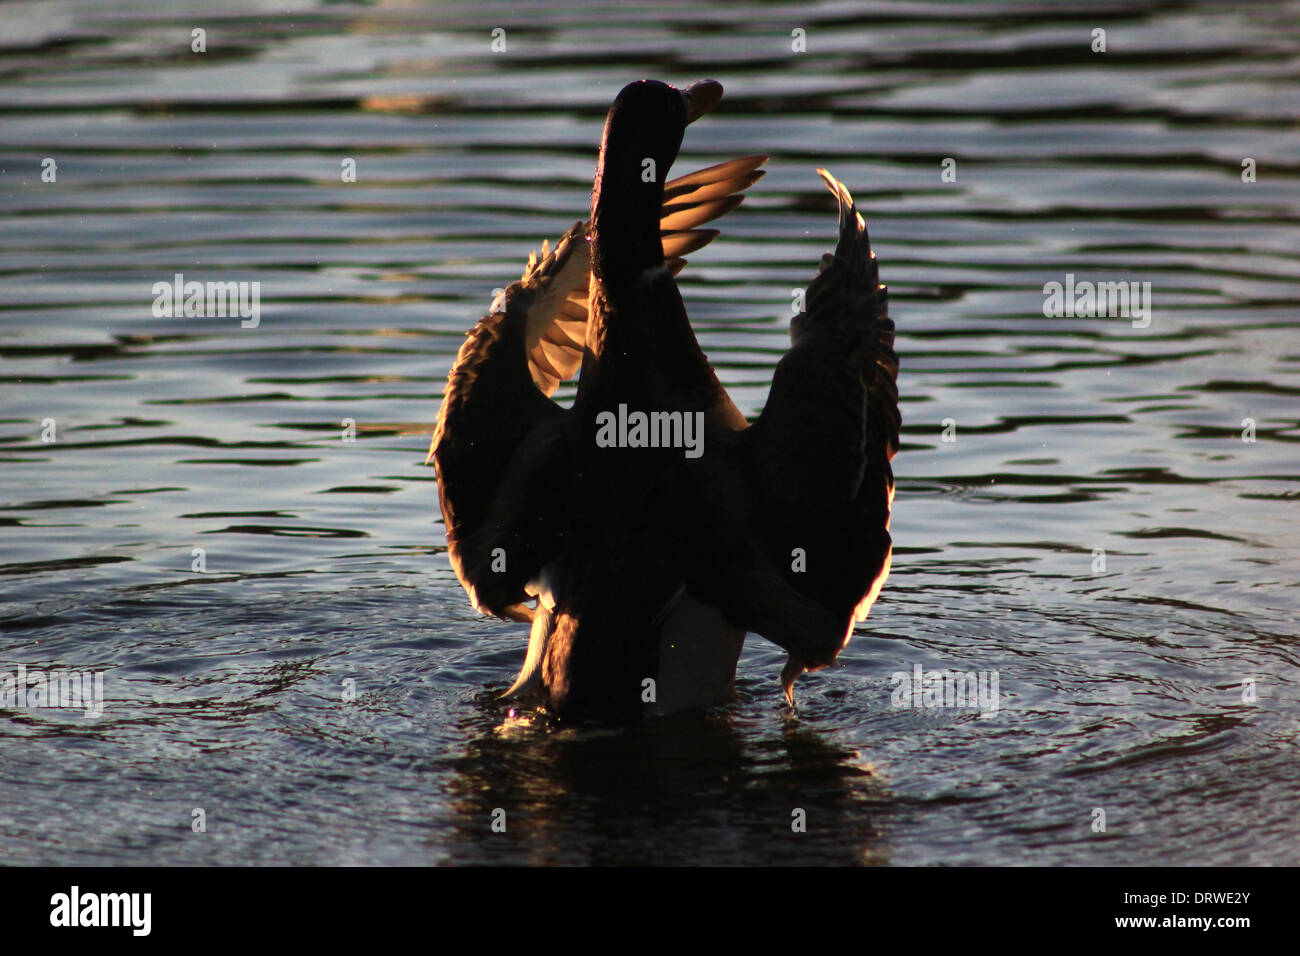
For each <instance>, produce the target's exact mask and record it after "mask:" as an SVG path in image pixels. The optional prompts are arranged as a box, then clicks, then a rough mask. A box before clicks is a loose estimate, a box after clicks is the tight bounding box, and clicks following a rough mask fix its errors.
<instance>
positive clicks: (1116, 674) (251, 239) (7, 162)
mask: <svg viewBox="0 0 1300 956" xmlns="http://www.w3.org/2000/svg"><path fill="white" fill-rule="evenodd" d="M221 9H223V10H225V11H226V12H224V13H220V14H215V15H210V16H209V15H205V16H198V15H194V14H187V13H184V12H183V11H182V9H181V8H180V7H179V6H173V5H170V4H162V3H154V4H149V3H141V2H136V0H125V2H124V0H115V2H103V3H90V4H87V3H74V2H62V0H36V2H12V3H6V4H5V5H4V7H3V9H0V230H2V234H3V236H4V240H3V243H0V275H2V277H3V278H2V279H0V582H3V591H2V592H0V672H16V668H17V667H18V666H19V665H23V666H25V667H27V668H28V669H29V670H37V669H45V670H49V669H54V668H62V669H73V670H78V671H93V672H99V673H101V674H102V675H103V680H104V696H105V701H104V712H103V715H102V716H100V717H98V718H94V717H87V716H85V715H83V714H80V713H77V712H72V711H66V710H63V711H60V710H50V709H31V708H26V709H24V708H18V707H17V706H9V707H7V708H3V709H0V767H3V775H4V784H3V786H2V787H0V847H3V849H0V862H3V863H31V862H41V863H54V864H63V863H95V864H107V863H112V864H118V863H329V864H333V863H407V864H422V863H444V862H512V863H513V862H521V863H522V862H528V863H570V862H572V863H646V862H674V863H691V862H704V863H767V862H780V863H872V864H875V863H887V864H888V863H892V864H963V863H1000V864H1021V863H1040V864H1048V863H1050V864H1079V863H1097V864H1143V863H1177V864H1192V863H1195V864H1229V863H1291V864H1296V863H1300V760H1297V734H1298V733H1300V641H1298V640H1297V632H1298V627H1297V623H1296V621H1297V617H1298V616H1300V591H1298V590H1297V581H1298V579H1300V573H1298V572H1300V560H1297V551H1298V548H1297V531H1298V530H1300V521H1298V520H1297V509H1300V460H1298V459H1300V454H1298V453H1300V321H1298V309H1297V303H1298V302H1300V270H1298V268H1297V266H1298V263H1300V158H1298V156H1300V151H1298V150H1297V133H1298V125H1297V124H1298V121H1300V82H1298V81H1297V77H1298V76H1300V4H1297V3H1295V2H1272V3H1261V4H1249V3H1234V4H1226V5H1225V4H1211V3H1201V4H1196V3H1171V4H1162V5H1151V4H1140V3H1114V4H1086V5H1085V4H1079V5H1072V4H1057V3H1042V4H1039V5H1035V4H1025V3H1008V4H1005V5H1002V4H993V3H969V4H956V5H950V4H939V3H922V2H917V3H910V2H904V3H888V4H872V5H871V6H870V8H869V10H868V11H867V12H862V11H860V10H858V9H857V8H856V7H855V5H854V4H850V3H825V4H817V5H814V6H812V7H811V8H805V7H801V6H796V5H784V4H772V5H760V4H748V5H744V6H742V5H739V4H737V5H733V6H722V5H716V6H709V7H705V8H702V9H699V8H695V7H693V6H687V5H680V6H679V5H677V4H667V5H665V4H652V5H632V4H628V5H616V4H612V5H610V6H609V7H608V8H606V9H601V10H595V9H593V8H592V7H590V6H585V5H577V4H574V5H572V6H568V5H564V4H553V5H550V6H549V7H548V9H549V10H550V11H551V12H550V13H549V14H548V15H547V16H545V17H542V16H540V15H537V14H532V15H526V14H524V13H518V12H515V9H514V6H513V5H508V4H490V3H489V4H471V3H464V4H446V5H442V4H437V5H435V4H430V5H427V6H426V5H421V4H416V3H376V4H357V5H349V4H336V3H329V2H305V0H288V2H286V0H276V2H274V3H271V2H264V3H242V4H229V5H225V6H223V7H222V8H221ZM237 11H242V12H237ZM194 28H203V29H204V30H205V31H206V52H204V53H195V52H193V51H192V49H191V41H192V35H191V31H192V30H193V29H194ZM495 28H501V29H503V30H504V31H505V33H504V35H503V37H504V41H505V50H504V51H503V52H493V50H492V42H493V37H492V31H493V30H494V29H495ZM1098 28H1100V29H1104V30H1105V31H1106V52H1104V53H1102V52H1094V51H1093V49H1092V47H1093V45H1094V39H1093V31H1094V30H1096V29H1098ZM794 30H803V31H804V34H803V40H804V42H805V43H806V52H803V53H796V52H793V51H792V43H794V42H795V39H797V37H796V38H792V31H794ZM643 76H655V77H659V78H662V79H665V80H669V81H672V82H677V83H685V82H689V81H691V80H693V79H697V78H700V77H704V76H711V77H715V78H717V79H719V80H721V81H722V83H723V84H724V85H725V86H726V88H727V96H726V98H725V100H724V101H723V104H722V106H721V107H720V109H719V110H718V111H717V112H716V113H715V114H714V115H711V116H709V117H707V118H705V119H704V120H703V121H701V122H700V123H698V124H696V125H695V126H692V127H691V128H690V130H689V131H688V133H687V136H686V140H685V143H684V145H683V149H682V155H681V159H680V160H679V162H678V164H677V166H676V167H675V170H676V171H677V172H678V173H681V172H686V171H689V170H690V169H693V168H697V167H699V166H702V165H706V164H708V163H712V162H717V161H720V160H722V159H725V158H728V157H731V156H734V155H740V154H745V153H752V152H763V153H770V154H771V156H772V159H771V162H770V163H769V165H768V174H767V176H766V178H765V179H763V180H762V181H761V182H760V183H759V184H757V186H756V187H754V188H753V189H752V190H751V191H750V193H751V194H750V198H749V199H748V200H747V202H746V204H745V205H744V206H743V207H742V208H741V209H739V210H738V211H736V212H735V213H733V214H731V215H730V216H728V217H727V218H726V220H724V222H723V223H722V227H723V229H724V230H725V232H724V235H723V236H722V238H720V239H719V240H718V241H716V242H715V243H713V245H711V246H710V247H709V248H707V249H705V250H703V251H701V252H698V253H696V254H694V255H693V256H692V257H691V259H692V261H691V264H690V266H689V267H688V268H687V270H686V272H685V273H683V275H682V277H681V280H680V283H681V287H682V290H683V294H684V296H685V299H686V303H687V307H688V309H689V311H690V314H691V316H692V319H693V321H694V323H695V327H696V329H697V331H698V334H699V337H700V340H701V342H702V344H703V346H704V347H705V349H706V350H707V352H708V353H709V355H710V356H711V358H712V359H713V361H714V362H715V364H716V365H717V367H718V369H719V374H720V375H721V377H722V379H723V380H724V382H725V384H726V385H727V386H728V387H729V388H730V390H731V393H732V395H733V396H734V397H735V399H736V401H737V403H738V404H739V405H740V407H741V409H742V410H743V411H744V412H746V413H747V414H750V415H754V414H756V413H757V412H758V411H759V410H760V409H761V407H762V404H763V401H764V398H765V395H766V389H767V385H768V382H769V380H770V376H771V372H772V369H773V366H774V364H775V362H776V361H777V359H778V358H779V357H780V355H781V354H782V351H783V349H784V347H785V345H786V344H787V331H786V330H787V325H788V319H789V316H790V302H791V296H792V290H793V289H796V288H799V287H801V286H803V285H804V284H806V283H807V282H808V281H809V279H810V277H811V276H812V275H813V274H814V271H815V266H816V263H817V260H818V257H819V256H820V255H821V253H822V252H823V251H825V250H826V249H828V248H829V247H830V245H831V244H832V242H833V236H834V214H833V210H832V206H831V203H830V197H829V196H828V195H827V194H826V193H825V191H824V189H823V187H822V186H821V184H820V182H819V181H818V180H817V178H816V176H815V174H814V171H813V170H814V168H815V167H816V166H820V165H824V166H827V167H828V168H829V169H830V170H831V171H832V172H833V173H834V174H835V175H836V176H837V177H839V178H840V179H842V180H843V181H844V182H845V183H847V184H848V185H849V186H850V188H852V189H853V190H854V192H855V194H856V196H857V199H858V201H859V205H860V207H861V209H862V211H863V213H864V214H865V216H866V218H867V221H868V225H869V226H870V229H871V234H872V237H873V240H874V245H875V249H876V251H877V254H878V255H879V258H880V261H881V272H882V276H883V278H884V280H885V281H886V282H887V283H888V284H889V286H890V289H891V298H892V303H891V312H892V314H893V315H894V317H895V319H896V321H897V324H898V352H899V355H900V356H901V360H902V373H901V375H900V379H899V390H900V393H901V402H902V413H903V418H904V429H903V446H902V450H901V451H900V453H899V455H898V457H897V459H896V460H895V463H894V464H895V470H896V473H897V476H898V491H897V498H896V501H895V511H894V519H893V532H894V539H895V544H896V548H895V557H894V568H893V574H892V576H891V578H890V580H889V583H888V585H887V586H886V588H885V590H884V592H883V594H882V596H881V598H880V600H879V602H878V603H877V605H876V606H875V608H874V610H873V611H872V614H871V617H870V618H869V620H868V621H866V622H865V623H864V624H863V625H860V626H859V627H858V630H857V634H856V636H855V637H854V639H853V641H852V643H851V644H850V645H849V647H848V649H847V650H846V651H845V652H844V654H843V655H842V657H841V659H840V663H839V665H838V666H836V667H835V668H833V669H831V670H828V671H825V672H822V673H820V674H816V675H812V676H809V677H806V678H804V679H803V680H801V681H800V682H799V683H798V685H797V687H796V693H797V696H798V702H799V704H798V711H797V715H795V716H791V715H790V714H789V713H788V712H787V711H786V710H785V708H784V706H783V705H782V703H781V699H780V690H779V684H778V680H777V677H778V673H779V671H780V665H781V663H782V660H783V655H782V654H781V653H780V652H779V651H778V650H777V649H776V648H775V647H774V646H772V645H769V644H767V643H766V642H764V641H763V640H761V639H759V638H757V637H751V638H750V639H749V641H748V643H747V647H746V651H745V654H744V657H743V659H742V662H741V669H740V675H739V680H738V691H739V700H738V701H737V702H736V703H735V704H733V705H731V706H727V707H722V708H718V709H716V710H714V711H711V712H709V713H707V714H703V715H699V714H696V715H684V716H681V717H678V718H673V719H670V720H663V721H657V722H652V723H648V724H645V725H642V726H639V727H635V728H631V729H622V730H618V729H613V728H606V729H556V728H551V727H547V726H544V725H540V724H538V723H536V722H530V721H528V720H527V719H521V718H519V717H515V718H512V717H510V715H509V713H508V710H507V708H506V707H505V706H504V705H502V704H501V703H499V702H498V701H497V700H496V695H497V693H499V692H500V691H501V690H503V689H504V688H505V687H506V686H507V685H508V684H509V683H510V681H511V680H512V679H513V677H514V674H515V671H516V670H517V668H518V666H519V664H520V663H521V662H522V658H523V652H524V646H525V642H526V634H527V631H526V628H524V627H523V626H521V625H515V624H507V623H504V622H500V621H495V620H492V619H487V618H483V617H480V616H478V615H476V614H475V613H474V612H473V611H472V609H471V608H470V606H469V604H468V601H467V599H466V597H465V595H464V593H463V592H462V590H461V589H460V587H459V585H458V583H457V581H456V579H455V577H454V576H453V574H452V572H451V570H450V568H449V566H448V563H447V560H446V557H445V554H444V543H445V542H444V536H443V526H442V522H441V517H440V516H439V514H438V507H437V493H436V487H435V480H434V475H433V471H432V469H431V468H427V467H425V466H424V456H425V451H426V448H427V445H428V440H429V434H430V432H431V426H432V422H433V421H434V418H435V416H436V414H437V409H438V401H439V396H440V393H441V389H442V385H443V381H444V378H445V376H446V373H447V370H448V368H449V365H450V363H451V362H452V359H453V358H454V355H455V352H456V349H457V348H458V346H459V344H460V342H461V340H462V337H463V335H464V333H465V331H466V330H467V329H468V328H469V327H470V326H471V324H472V323H473V322H474V321H476V320H477V319H478V318H479V316H480V315H481V314H482V313H483V311H484V310H485V308H486V307H487V305H488V303H489V302H490V301H491V299H492V295H493V289H495V288H497V287H500V286H503V285H505V284H506V283H507V282H509V281H511V280H512V279H514V278H516V277H517V276H518V274H519V272H520V269H521V268H522V266H523V263H524V261H525V259H526V257H527V253H528V251H529V250H530V249H532V248H534V247H535V246H537V245H538V244H539V243H540V241H541V240H542V239H543V238H548V237H549V238H552V239H553V238H554V237H556V236H558V235H559V234H560V233H561V232H562V231H563V230H564V229H566V228H567V227H568V226H569V225H570V224H571V223H572V222H573V221H574V220H575V219H578V218H580V217H582V216H583V215H584V211H585V209H586V206H587V202H588V194H589V191H590V185H591V176H592V170H593V164H594V157H595V149H596V146H597V142H598V138H599V134H600V128H601V123H602V120H603V115H604V111H605V109H606V108H607V107H608V105H609V103H610V101H611V100H612V98H613V96H614V95H615V93H616V92H617V91H618V89H619V88H620V87H622V86H623V85H624V84H625V83H626V82H628V81H630V80H632V79H637V78H640V77H643ZM47 157H48V158H50V159H52V160H54V163H55V167H56V170H57V171H56V172H55V173H54V174H53V175H54V177H55V178H54V181H53V182H43V181H42V170H43V168H49V166H48V164H45V165H44V166H43V160H44V159H45V158H47ZM945 158H950V159H953V160H955V166H954V167H952V168H954V169H955V172H956V179H955V181H953V182H945V181H943V179H942V178H941V172H942V169H943V167H942V162H943V160H944V159H945ZM1247 158H1249V159H1252V160H1254V163H1253V164H1247V166H1251V165H1253V167H1254V169H1255V181H1254V182H1244V181H1243V175H1242V174H1243V171H1244V170H1243V160H1245V159H1247ZM346 159H352V160H354V161H355V166H356V173H357V181H356V182H355V183H345V182H343V181H342V175H341V170H342V168H343V165H344V161H345V160H346ZM950 165H951V164H950ZM175 273H182V274H183V275H184V276H185V277H186V279H191V280H193V279H197V280H200V281H207V280H212V281H249V282H252V281H257V282H260V284H261V285H260V290H261V291H260V295H261V300H260V301H261V313H260V323H259V324H258V325H257V327H256V328H241V324H240V321H239V319H238V318H156V317H155V316H154V314H153V308H152V307H153V302H154V294H153V292H152V291H151V290H152V287H153V285H154V283H156V282H159V281H168V282H169V281H171V280H172V277H173V275H174V274H175ZM1067 275H1073V276H1074V277H1075V280H1076V281H1098V280H1108V281H1109V280H1116V281H1118V280H1123V281H1132V282H1138V283H1145V282H1149V283H1150V284H1151V290H1152V311H1151V315H1150V323H1149V325H1146V326H1145V327H1143V323H1142V322H1141V321H1136V320H1135V321H1130V319H1128V318H1123V317H1116V318H1105V317H1103V318H1065V317H1058V318H1049V317H1046V316H1045V315H1044V299H1045V296H1044V286H1045V284H1047V283H1050V282H1053V281H1056V282H1063V283H1064V282H1065V281H1067V280H1066V277H1067ZM345 419H351V420H352V421H353V422H355V427H356V440H355V441H345V440H344V425H343V422H344V420H345ZM945 421H947V424H945ZM1251 423H1253V425H1252V424H1251ZM1251 438H1253V440H1248V439H1251ZM47 439H52V440H47ZM946 439H954V440H946ZM196 549H202V552H201V556H202V561H203V565H204V568H205V570H204V571H203V572H199V571H196V570H194V568H195V564H196V563H197V562H198V560H199V557H198V555H196ZM917 666H920V667H922V668H923V669H924V670H926V671H930V670H942V669H952V670H956V671H961V672H968V671H973V672H988V673H990V674H991V673H994V672H995V673H996V675H997V677H998V681H999V698H998V702H999V707H998V710H997V712H996V713H995V714H992V715H990V716H988V717H980V716H979V712H978V711H977V710H973V709H970V708H928V707H921V708H913V707H896V706H894V703H895V701H894V700H892V697H893V695H894V691H895V688H896V685H897V681H896V680H895V679H894V675H895V674H896V673H897V672H906V673H909V674H911V673H914V668H915V667H917ZM2 676H3V674H0V677H2ZM348 682H354V683H348ZM352 687H355V692H356V699H355V700H353V701H350V702H346V703H345V702H344V701H343V700H342V696H343V693H344V690H345V688H347V689H350V688H352ZM909 700H910V698H909ZM498 808H499V809H502V810H504V811H505V814H506V816H505V819H506V820H507V827H506V832H504V833H494V832H493V831H492V827H491V822H492V815H493V811H494V810H496V809H498ZM196 809H201V810H202V811H203V819H204V821H205V824H206V832H202V833H196V832H193V828H192V822H193V821H194V820H195V819H196V816H195V813H194V811H195V810H196ZM798 810H803V811H804V814H805V815H806V832H802V833H799V832H794V831H793V829H792V821H794V820H795V819H797V817H798V814H797V813H796V811H798ZM1098 811H1102V812H1104V830H1103V829H1101V826H1100V824H1101V823H1102V822H1103V821H1102V818H1101V816H1099V814H1098Z"/></svg>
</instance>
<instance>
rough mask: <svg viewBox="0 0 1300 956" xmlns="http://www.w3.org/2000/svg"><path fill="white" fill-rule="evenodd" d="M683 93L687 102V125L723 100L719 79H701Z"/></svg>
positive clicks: (683, 98) (683, 97)
mask: <svg viewBox="0 0 1300 956" xmlns="http://www.w3.org/2000/svg"><path fill="white" fill-rule="evenodd" d="M681 93H682V100H683V101H684V102H685V103H686V125H687V126H689V125H690V124H691V123H694V122H695V121H696V120H697V119H699V118H700V117H701V116H703V115H704V114H705V113H707V112H709V111H710V110H712V109H713V108H714V107H715V106H717V105H718V103H720V102H721V101H722V84H721V83H719V82H718V81H717V80H700V81H699V82H697V83H692V84H691V85H690V86H688V87H686V89H684V90H682V91H681Z"/></svg>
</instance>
